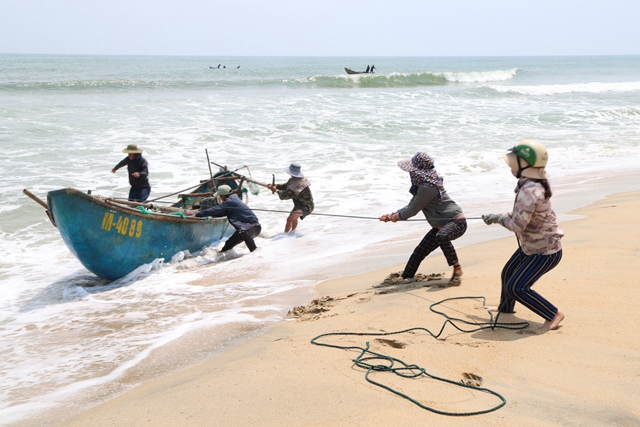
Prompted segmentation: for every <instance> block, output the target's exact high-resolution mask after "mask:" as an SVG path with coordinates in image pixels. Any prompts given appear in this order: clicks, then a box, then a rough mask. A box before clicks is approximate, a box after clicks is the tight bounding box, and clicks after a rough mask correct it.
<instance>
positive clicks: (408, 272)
mask: <svg viewBox="0 0 640 427" xmlns="http://www.w3.org/2000/svg"><path fill="white" fill-rule="evenodd" d="M436 234H438V229H437V228H432V229H431V230H429V232H428V233H427V234H426V235H425V236H424V237H423V238H422V241H421V242H420V243H419V244H418V246H416V248H415V249H414V250H413V253H412V254H411V256H410V257H409V261H407V265H406V266H405V267H404V272H402V277H403V278H405V279H407V278H411V277H413V276H415V275H416V271H418V267H420V263H421V262H422V260H424V259H425V258H426V257H427V255H429V254H430V253H431V252H433V251H434V250H435V249H436V248H437V247H438V241H437V240H436Z"/></svg>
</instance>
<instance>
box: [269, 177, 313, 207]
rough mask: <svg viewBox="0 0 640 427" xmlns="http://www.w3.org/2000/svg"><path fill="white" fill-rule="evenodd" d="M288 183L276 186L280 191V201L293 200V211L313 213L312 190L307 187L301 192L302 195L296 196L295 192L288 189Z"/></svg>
mask: <svg viewBox="0 0 640 427" xmlns="http://www.w3.org/2000/svg"><path fill="white" fill-rule="evenodd" d="M287 186H288V182H286V183H284V184H278V185H276V188H277V189H278V197H280V200H288V199H291V200H293V209H300V210H301V211H302V212H304V213H311V212H313V208H314V206H313V196H312V195H311V189H310V188H309V187H306V188H305V189H304V190H302V191H301V192H300V194H296V193H294V192H293V191H291V190H289V189H288V188H287Z"/></svg>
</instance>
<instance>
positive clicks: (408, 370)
mask: <svg viewBox="0 0 640 427" xmlns="http://www.w3.org/2000/svg"><path fill="white" fill-rule="evenodd" d="M461 299H473V300H477V299H482V301H483V305H486V299H485V298H484V297H456V298H447V299H444V300H442V301H440V302H436V303H434V304H431V305H430V306H429V310H431V311H432V312H434V313H437V314H440V315H442V316H444V317H445V318H446V319H447V320H445V322H444V323H443V324H442V328H441V329H440V332H438V333H437V334H434V333H433V332H431V331H430V330H429V329H426V328H422V327H415V328H409V329H405V330H402V331H395V332H331V333H327V334H322V335H318V336H317V337H315V338H314V339H312V340H311V343H312V344H315V345H320V346H324V347H333V348H339V349H342V350H360V355H359V356H358V357H356V358H355V359H353V362H354V363H355V364H356V366H358V367H360V368H363V369H366V370H367V373H366V374H365V379H366V380H367V381H368V382H370V383H371V384H374V385H377V386H378V387H382V388H384V389H385V390H388V391H390V392H392V393H394V394H397V395H398V396H400V397H403V398H405V399H407V400H409V401H411V402H413V403H415V404H416V405H418V406H419V407H421V408H422V409H426V410H427V411H431V412H434V413H436V414H441V415H451V416H469V415H480V414H486V413H489V412H493V411H495V410H498V409H500V408H502V407H503V406H504V405H505V404H506V403H507V400H506V399H505V398H504V397H503V396H502V395H501V394H499V393H498V392H495V391H493V390H490V389H488V388H484V387H476V386H472V385H468V384H463V383H460V382H457V381H453V380H449V379H446V378H442V377H438V376H436V375H433V374H430V373H428V372H427V371H426V370H425V369H424V368H422V367H420V366H418V365H416V364H408V363H406V362H404V361H402V360H400V359H397V358H395V357H391V356H387V355H384V354H381V353H376V352H374V351H371V350H370V344H369V342H367V344H366V347H364V348H363V347H358V346H341V345H337V344H328V343H324V342H320V339H321V338H323V337H328V336H388V335H398V334H403V333H406V332H412V331H424V332H427V333H428V334H429V335H431V336H432V337H433V338H436V339H437V338H439V337H440V336H441V335H442V333H443V332H444V329H445V327H446V326H447V325H448V324H449V325H452V326H453V327H454V328H456V329H457V330H458V331H460V332H464V333H471V332H477V331H481V330H485V329H492V330H493V329H495V328H499V329H511V330H514V329H525V328H527V327H529V322H516V323H498V322H497V317H496V320H495V321H494V319H493V313H491V312H489V314H490V316H491V320H490V321H489V322H481V323H476V322H469V321H467V320H464V319H458V318H455V317H450V316H448V315H447V314H445V313H443V312H441V311H438V310H435V309H434V307H436V306H438V305H440V304H443V303H445V302H447V301H453V300H461ZM459 323H461V324H463V325H462V326H460V325H458V324H459ZM464 325H472V326H474V327H473V328H469V329H467V328H464ZM365 355H368V356H367V357H364V356H365ZM377 360H382V361H385V362H386V363H385V364H381V363H374V362H373V361H377ZM396 364H398V365H400V366H399V367H395V365H396ZM372 371H375V372H393V373H394V374H396V375H399V376H401V377H403V378H417V377H420V376H422V375H424V376H427V377H429V378H432V379H434V380H438V381H442V382H446V383H449V384H453V385H455V386H458V387H464V388H470V389H473V390H478V391H481V392H485V393H489V394H492V395H494V396H496V397H497V398H499V399H500V400H501V403H499V404H497V405H495V406H494V407H492V408H489V409H484V410H480V411H472V412H448V411H441V410H439V409H435V408H432V407H430V406H427V405H424V404H422V403H420V402H418V401H417V400H415V399H414V398H412V397H410V396H408V395H406V394H404V393H402V392H400V391H398V390H395V389H393V388H391V387H389V386H386V385H384V384H381V383H379V382H377V381H374V380H372V379H371V378H370V376H369V375H370V374H371V372H372Z"/></svg>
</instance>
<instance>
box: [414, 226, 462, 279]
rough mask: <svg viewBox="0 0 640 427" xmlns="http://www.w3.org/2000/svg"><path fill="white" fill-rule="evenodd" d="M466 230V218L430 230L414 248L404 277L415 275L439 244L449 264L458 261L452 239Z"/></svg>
mask: <svg viewBox="0 0 640 427" xmlns="http://www.w3.org/2000/svg"><path fill="white" fill-rule="evenodd" d="M465 231H467V220H466V219H458V220H455V221H451V222H449V223H447V224H446V225H445V226H444V227H442V228H440V229H438V228H435V227H434V228H432V229H431V230H429V232H428V233H427V235H426V236H424V238H423V239H422V241H421V242H420V244H419V245H418V246H416V248H415V249H414V250H413V254H411V257H410V258H409V261H408V262H407V265H406V266H405V268H404V272H403V273H402V277H404V278H405V279H407V278H411V277H413V276H415V275H416V272H417V271H418V267H420V263H421V262H422V260H423V259H425V258H426V257H427V255H429V254H430V253H431V252H433V251H435V250H436V249H437V248H438V246H439V247H440V249H442V253H443V254H444V256H445V258H447V262H448V263H449V265H453V264H455V263H457V262H458V254H457V253H456V250H455V249H454V247H453V245H452V244H451V241H452V240H455V239H457V238H458V237H460V236H462V235H463V234H464V232H465Z"/></svg>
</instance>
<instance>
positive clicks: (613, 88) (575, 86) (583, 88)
mask: <svg viewBox="0 0 640 427" xmlns="http://www.w3.org/2000/svg"><path fill="white" fill-rule="evenodd" d="M486 87H487V88H489V89H492V90H495V91H496V92H500V93H514V94H519V95H529V96H546V95H563V94H567V93H576V92H581V93H606V92H637V91H640V82H620V83H602V82H590V83H570V84H557V85H536V86H500V85H487V86H486Z"/></svg>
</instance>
